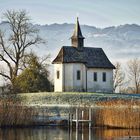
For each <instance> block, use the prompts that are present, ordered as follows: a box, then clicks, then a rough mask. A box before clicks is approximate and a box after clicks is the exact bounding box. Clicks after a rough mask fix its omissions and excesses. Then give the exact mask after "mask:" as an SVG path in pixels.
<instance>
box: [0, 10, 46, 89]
mask: <svg viewBox="0 0 140 140" xmlns="http://www.w3.org/2000/svg"><path fill="white" fill-rule="evenodd" d="M3 15H4V19H5V21H7V23H8V26H9V28H8V34H9V36H8V38H7V37H6V35H5V31H2V30H0V61H2V62H3V63H4V64H6V65H7V67H8V68H7V69H8V72H5V71H0V75H1V76H3V77H4V78H6V79H8V80H9V81H10V82H11V84H12V86H13V87H14V81H15V78H16V77H17V75H18V73H19V71H20V68H21V67H22V59H23V58H24V56H25V54H26V53H27V50H28V49H29V48H30V47H32V46H35V45H38V44H40V43H45V42H44V41H43V40H42V39H41V38H40V36H39V35H38V32H39V31H38V30H37V29H35V28H34V27H33V25H32V24H31V23H30V18H29V17H28V14H27V12H26V11H25V10H21V11H20V10H19V11H14V10H10V11H9V10H8V11H7V12H6V13H4V14H3Z"/></svg>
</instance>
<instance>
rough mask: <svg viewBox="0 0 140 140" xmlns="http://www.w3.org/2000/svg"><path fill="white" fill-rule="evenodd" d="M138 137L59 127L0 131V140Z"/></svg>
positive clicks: (137, 133)
mask: <svg viewBox="0 0 140 140" xmlns="http://www.w3.org/2000/svg"><path fill="white" fill-rule="evenodd" d="M129 134H130V135H131V137H134V136H137V138H136V139H140V137H139V138H138V136H140V131H139V130H130V131H129V130H123V129H121V130H118V129H114V130H112V129H83V130H82V129H79V130H76V129H73V130H69V129H68V128H59V127H35V128H22V129H21V128H20V129H19V128H16V129H13V128H6V129H0V140H117V139H121V138H122V137H123V138H125V139H129V138H128V137H129Z"/></svg>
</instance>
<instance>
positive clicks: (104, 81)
mask: <svg viewBox="0 0 140 140" xmlns="http://www.w3.org/2000/svg"><path fill="white" fill-rule="evenodd" d="M84 39H85V38H84V37H83V35H82V32H81V29H80V25H79V21H78V18H77V22H76V25H75V29H74V33H73V35H72V37H71V46H63V47H62V48H61V49H60V51H59V53H58V55H57V56H56V58H55V59H54V60H53V62H52V63H53V64H54V91H55V92H71V91H72V92H75V91H77V92H113V69H115V67H114V65H113V64H112V63H111V62H110V61H109V59H108V58H107V56H106V54H105V53H104V51H103V50H102V48H96V47H85V46H84Z"/></svg>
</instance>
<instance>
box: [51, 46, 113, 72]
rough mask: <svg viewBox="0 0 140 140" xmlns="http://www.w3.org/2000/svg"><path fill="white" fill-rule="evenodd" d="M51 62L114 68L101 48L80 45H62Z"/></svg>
mask: <svg viewBox="0 0 140 140" xmlns="http://www.w3.org/2000/svg"><path fill="white" fill-rule="evenodd" d="M52 63H53V64H55V63H84V64H85V65H86V67H88V68H109V69H114V68H115V67H114V65H112V63H111V62H110V61H109V59H108V58H107V56H106V55H105V53H104V51H103V50H102V48H91V47H82V48H81V49H79V48H76V47H70V46H69V47H68V46H63V47H62V48H61V50H60V52H59V54H58V55H57V57H56V58H55V59H54V60H53V62H52Z"/></svg>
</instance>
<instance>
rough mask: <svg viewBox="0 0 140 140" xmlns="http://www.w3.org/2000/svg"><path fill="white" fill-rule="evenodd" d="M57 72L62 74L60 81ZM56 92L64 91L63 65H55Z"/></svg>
mask: <svg viewBox="0 0 140 140" xmlns="http://www.w3.org/2000/svg"><path fill="white" fill-rule="evenodd" d="M57 71H59V73H60V77H59V79H57ZM54 91H55V92H62V91H63V64H54Z"/></svg>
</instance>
